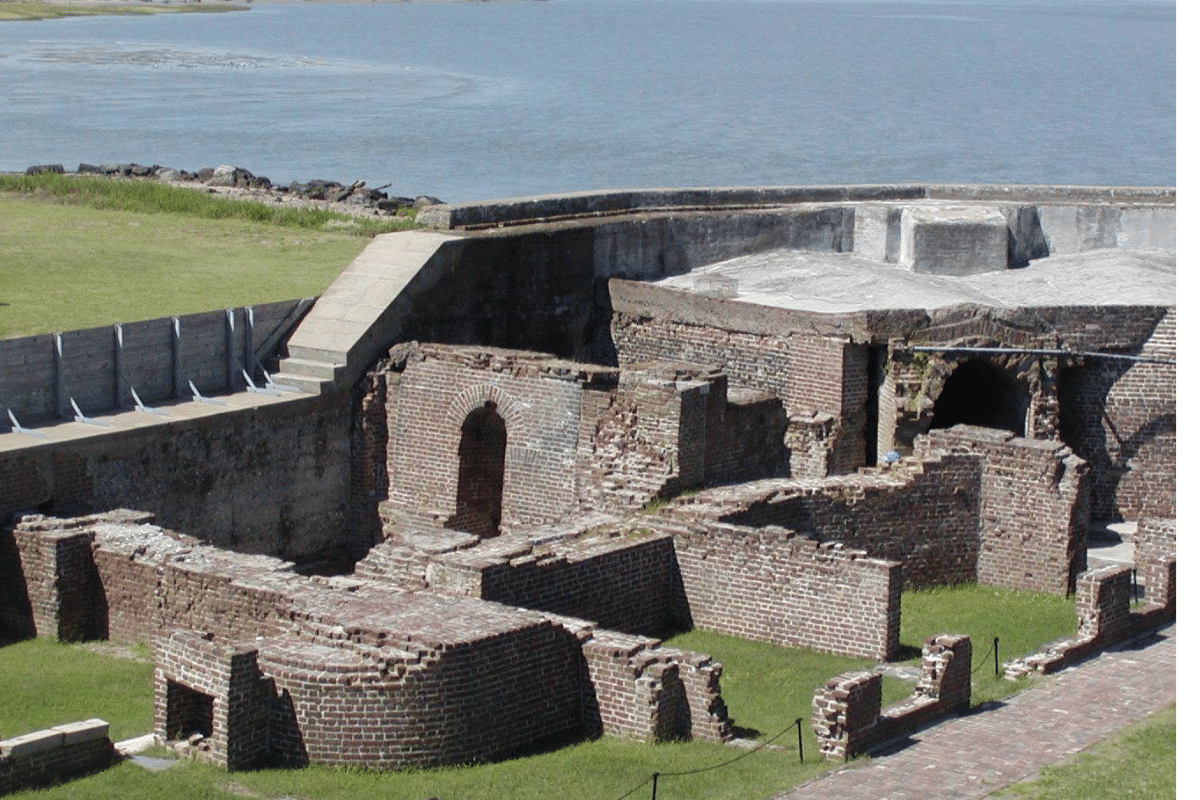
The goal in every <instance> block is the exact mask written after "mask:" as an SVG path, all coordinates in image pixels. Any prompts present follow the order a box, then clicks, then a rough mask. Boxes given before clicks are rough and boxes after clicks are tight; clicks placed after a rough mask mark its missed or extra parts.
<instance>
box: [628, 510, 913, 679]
mask: <svg viewBox="0 0 1200 800" xmlns="http://www.w3.org/2000/svg"><path fill="white" fill-rule="evenodd" d="M648 524H649V525H650V527H651V528H652V529H653V530H656V531H661V532H664V533H669V534H671V535H672V536H673V537H674V540H675V554H676V559H677V560H678V563H679V573H680V578H681V582H682V591H683V593H684V598H685V608H686V610H687V613H688V614H689V615H690V619H691V621H692V622H693V623H694V624H695V625H696V626H697V627H701V628H706V629H708V630H715V631H720V632H722V633H728V634H731V635H734V636H742V637H745V638H748V639H759V640H764V641H769V642H772V643H774V644H779V645H784V646H787V647H811V648H813V649H815V650H822V651H825V652H831V653H844V654H847V655H857V656H863V657H868V658H880V659H886V658H892V657H894V656H895V654H896V652H897V650H898V648H899V645H900V627H899V626H900V590H901V586H902V578H901V566H900V564H898V563H896V562H894V561H886V560H883V559H878V558H871V557H869V556H868V555H867V553H865V552H863V551H862V550H852V549H848V548H843V547H842V546H841V545H840V544H836V543H832V542H831V543H827V544H820V543H818V542H817V541H815V540H813V539H810V538H808V537H806V536H803V535H798V534H796V533H795V532H794V531H789V530H785V529H783V528H778V527H760V528H746V527H740V526H735V525H729V524H722V523H713V522H696V523H692V524H687V523H684V522H675V521H670V520H661V521H654V522H652V523H648Z"/></svg>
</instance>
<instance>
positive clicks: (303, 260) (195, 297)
mask: <svg viewBox="0 0 1200 800" xmlns="http://www.w3.org/2000/svg"><path fill="white" fill-rule="evenodd" d="M411 227H413V223H412V220H411V217H405V218H378V219H369V220H356V219H350V218H348V217H345V216H342V215H336V214H332V213H329V212H323V211H298V210H295V209H285V208H275V207H272V206H269V205H264V204H261V203H252V202H247V201H235V200H226V199H221V198H214V197H210V196H209V195H208V194H207V193H205V192H201V191H196V190H193V189H184V188H173V187H169V186H163V185H161V184H158V183H157V182H155V181H118V180H110V179H107V178H90V179H89V178H72V177H63V176H37V177H35V178H26V177H25V176H0V338H10V337H14V336H29V335H33V334H37V333H51V332H54V331H68V330H75V329H77V328H88V327H94V326H100V325H109V324H112V323H115V322H135V321H137V320H143V319H153V318H155V317H163V316H171V315H176V314H187V313H193V312H200V311H211V310H214V309H219V308H229V307H236V306H246V305H254V304H257V303H265V302H271V301H276V300H289V299H293V298H298V297H311V296H315V295H318V294H320V293H322V292H323V291H324V290H325V289H326V287H328V285H329V283H330V282H331V281H332V280H333V279H334V278H335V277H337V275H338V274H339V273H341V271H342V270H343V269H345V268H346V266H347V265H348V264H349V263H350V262H351V261H352V260H353V259H354V257H355V256H356V255H358V253H359V252H361V251H362V249H363V247H364V246H365V245H366V242H367V241H368V238H369V236H370V235H372V234H373V233H375V232H378V231H385V230H395V229H404V228H411Z"/></svg>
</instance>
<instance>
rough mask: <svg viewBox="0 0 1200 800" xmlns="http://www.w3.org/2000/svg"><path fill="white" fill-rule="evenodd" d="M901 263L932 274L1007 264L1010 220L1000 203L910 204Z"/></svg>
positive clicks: (902, 226)
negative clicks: (994, 204) (969, 204)
mask: <svg viewBox="0 0 1200 800" xmlns="http://www.w3.org/2000/svg"><path fill="white" fill-rule="evenodd" d="M900 265H901V266H902V267H905V268H906V269H910V270H912V271H913V272H926V273H931V274H934V275H976V274H978V273H981V272H996V271H999V270H1003V269H1007V268H1008V223H1007V221H1006V220H1005V218H1004V215H1003V214H1001V213H1000V211H999V210H998V209H996V208H988V207H981V206H963V207H946V206H934V207H930V208H919V207H918V208H906V209H904V212H903V215H902V217H901V222H900Z"/></svg>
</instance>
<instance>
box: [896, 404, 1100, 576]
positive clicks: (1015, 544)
mask: <svg viewBox="0 0 1200 800" xmlns="http://www.w3.org/2000/svg"><path fill="white" fill-rule="evenodd" d="M916 449H917V454H918V455H923V454H927V453H933V452H937V451H959V452H967V453H978V454H979V455H981V456H983V473H982V480H981V483H980V489H979V502H980V522H979V533H978V536H979V557H978V561H977V564H976V571H977V579H978V580H979V582H980V583H982V584H986V585H989V586H1003V587H1006V588H1010V589H1034V590H1037V591H1043V592H1054V593H1057V594H1068V593H1070V592H1071V591H1072V590H1073V589H1074V585H1075V584H1074V581H1075V575H1077V574H1078V573H1079V572H1081V571H1082V570H1083V568H1084V567H1085V565H1086V559H1087V549H1086V539H1087V527H1088V492H1089V490H1090V486H1089V484H1088V481H1087V474H1088V473H1087V465H1086V464H1085V463H1084V462H1083V460H1082V459H1080V458H1079V457H1078V456H1076V455H1075V454H1074V453H1072V452H1071V450H1070V448H1068V447H1066V446H1065V445H1063V444H1062V443H1061V442H1058V441H1044V440H1036V439H1025V438H1021V437H1016V436H1013V435H1012V434H1009V433H1007V432H1005V431H999V430H995V429H992V428H978V427H972V426H966V425H963V426H956V427H954V428H951V429H949V430H934V431H930V432H929V434H928V436H927V437H924V438H923V439H920V440H918V442H917V448H916Z"/></svg>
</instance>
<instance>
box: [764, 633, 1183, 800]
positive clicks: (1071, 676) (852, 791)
mask: <svg viewBox="0 0 1200 800" xmlns="http://www.w3.org/2000/svg"><path fill="white" fill-rule="evenodd" d="M1174 700H1175V626H1174V625H1172V626H1170V627H1169V628H1166V629H1164V630H1162V631H1159V632H1158V633H1157V634H1152V635H1150V636H1146V637H1142V638H1140V639H1135V640H1133V641H1131V642H1129V643H1127V644H1126V645H1125V648H1124V649H1120V650H1114V651H1110V652H1106V653H1104V654H1103V655H1101V656H1099V657H1098V658H1093V659H1091V660H1089V661H1085V662H1083V663H1081V664H1079V665H1078V666H1076V667H1073V668H1071V669H1069V670H1065V671H1063V672H1060V673H1058V674H1056V675H1053V676H1051V677H1049V678H1045V679H1043V680H1042V682H1041V683H1040V684H1039V685H1038V686H1036V687H1034V688H1033V689H1030V690H1028V691H1025V692H1022V693H1021V694H1019V695H1017V696H1015V697H1012V698H1009V699H1008V700H1006V701H1004V705H1003V706H1001V707H998V708H995V709H993V710H989V711H983V712H979V713H975V714H970V715H968V716H964V717H958V718H955V719H951V720H948V721H947V722H944V723H942V724H941V725H937V726H934V727H932V728H928V729H926V730H924V731H921V732H919V733H916V734H914V735H913V736H912V737H911V738H909V739H906V740H903V741H900V742H897V743H893V744H891V745H889V746H887V747H886V748H885V749H884V750H883V751H881V752H879V753H876V755H875V757H874V758H872V759H871V760H870V761H869V762H866V763H864V764H862V765H857V766H856V765H851V766H849V767H847V768H845V769H842V770H839V771H837V772H833V773H829V774H826V775H825V776H823V777H821V778H817V779H815V780H812V781H809V782H808V783H805V784H803V785H801V786H797V787H796V788H794V789H791V790H789V791H787V792H784V793H783V794H781V795H778V796H777V797H776V799H775V800H808V798H820V800H829V798H838V800H885V799H886V800H926V799H928V800H935V799H936V800H949V799H950V798H954V799H957V798H974V797H986V796H987V795H988V794H989V793H990V792H994V791H996V790H997V789H999V788H1001V787H1003V786H1008V785H1010V784H1013V783H1016V782H1018V781H1020V780H1023V779H1024V778H1027V777H1030V776H1032V775H1034V774H1035V773H1037V771H1038V770H1039V769H1040V768H1041V767H1043V766H1044V765H1046V764H1053V763H1056V762H1059V761H1062V760H1063V759H1065V758H1067V757H1068V756H1070V755H1072V754H1073V753H1078V752H1079V751H1080V750H1083V749H1084V748H1086V747H1089V746H1091V745H1093V744H1095V743H1096V742H1098V741H1100V740H1101V739H1103V738H1105V737H1106V736H1108V735H1109V734H1111V733H1113V732H1114V731H1117V730H1119V729H1121V728H1123V727H1125V726H1126V725H1128V724H1129V723H1131V722H1134V721H1136V720H1140V719H1142V718H1144V717H1147V716H1149V715H1150V714H1151V713H1153V712H1155V711H1157V710H1159V709H1161V708H1164V707H1165V706H1167V705H1169V704H1170V703H1172V702H1174Z"/></svg>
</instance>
